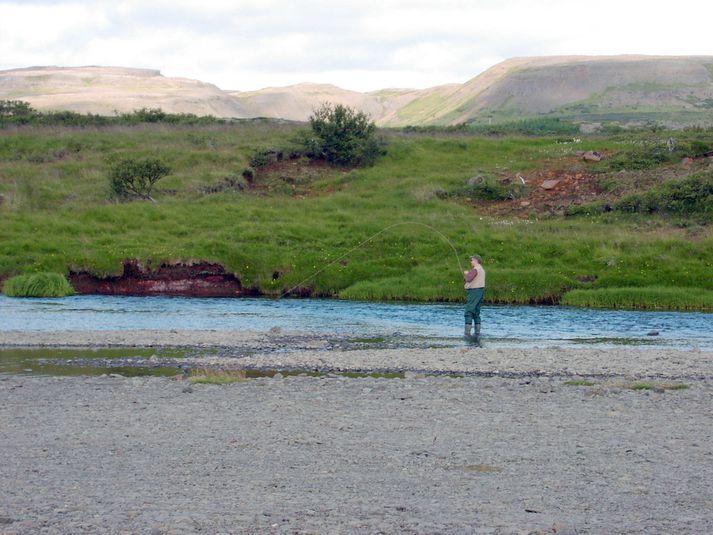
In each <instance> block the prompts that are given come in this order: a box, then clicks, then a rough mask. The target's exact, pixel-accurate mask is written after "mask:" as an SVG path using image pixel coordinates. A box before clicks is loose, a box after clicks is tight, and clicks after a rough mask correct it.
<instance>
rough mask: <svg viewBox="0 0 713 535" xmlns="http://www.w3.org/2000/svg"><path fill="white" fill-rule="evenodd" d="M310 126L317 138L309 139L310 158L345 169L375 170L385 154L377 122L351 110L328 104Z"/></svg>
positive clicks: (317, 112)
mask: <svg viewBox="0 0 713 535" xmlns="http://www.w3.org/2000/svg"><path fill="white" fill-rule="evenodd" d="M309 122H310V126H311V128H312V134H313V136H307V137H306V138H305V140H304V148H305V150H306V154H307V156H309V157H310V158H316V159H324V160H327V161H328V162H331V163H333V164H337V165H344V166H371V165H374V163H375V162H376V160H377V159H378V158H379V156H382V155H383V154H385V149H384V142H383V140H381V139H378V138H377V137H376V125H375V124H374V122H373V121H371V120H370V119H369V117H368V115H366V114H365V113H363V112H357V111H355V110H354V109H352V108H350V107H349V106H344V105H342V104H337V105H335V106H333V105H332V104H330V103H325V104H323V105H322V106H321V107H320V108H319V109H318V110H316V111H315V112H314V114H313V115H312V116H311V117H310V118H309Z"/></svg>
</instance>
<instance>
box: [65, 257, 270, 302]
mask: <svg viewBox="0 0 713 535" xmlns="http://www.w3.org/2000/svg"><path fill="white" fill-rule="evenodd" d="M69 281H70V282H71V283H72V286H73V287H74V289H75V290H76V291H77V293H80V294H101V295H132V296H152V295H175V296H183V297H248V296H259V295H260V294H261V292H260V291H259V290H258V289H256V288H251V287H248V288H246V287H244V286H243V285H242V283H241V281H240V279H238V277H236V276H235V275H234V274H232V273H228V272H226V271H225V268H224V267H223V266H222V265H220V264H215V263H210V262H199V263H195V264H161V265H159V266H157V267H152V266H145V265H142V264H140V263H139V262H138V261H136V260H130V259H127V260H125V261H124V270H123V273H122V274H121V275H118V276H113V277H111V276H110V277H98V276H96V275H93V274H91V273H89V272H87V271H78V272H74V271H71V272H70V274H69Z"/></svg>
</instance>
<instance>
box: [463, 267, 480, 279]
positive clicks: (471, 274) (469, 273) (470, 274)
mask: <svg viewBox="0 0 713 535" xmlns="http://www.w3.org/2000/svg"><path fill="white" fill-rule="evenodd" d="M477 275H478V270H477V269H475V268H473V269H471V270H470V271H467V272H466V273H465V275H464V276H463V278H465V282H471V281H472V280H473V279H474V278H475V277H476V276H477Z"/></svg>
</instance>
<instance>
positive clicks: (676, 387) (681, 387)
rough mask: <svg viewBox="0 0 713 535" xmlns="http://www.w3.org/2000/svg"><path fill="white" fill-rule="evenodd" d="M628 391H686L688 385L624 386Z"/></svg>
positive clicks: (632, 384)
mask: <svg viewBox="0 0 713 535" xmlns="http://www.w3.org/2000/svg"><path fill="white" fill-rule="evenodd" d="M624 386H625V388H628V389H630V390H686V389H688V385H687V384H684V383H645V382H637V383H630V384H627V385H624Z"/></svg>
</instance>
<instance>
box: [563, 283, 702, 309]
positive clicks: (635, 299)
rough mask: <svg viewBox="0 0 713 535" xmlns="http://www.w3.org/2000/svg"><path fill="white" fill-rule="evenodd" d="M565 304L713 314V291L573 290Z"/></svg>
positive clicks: (685, 289) (666, 289)
mask: <svg viewBox="0 0 713 535" xmlns="http://www.w3.org/2000/svg"><path fill="white" fill-rule="evenodd" d="M562 304H564V305H572V306H581V307H592V308H624V309H645V310H649V309H653V310H687V309H691V310H713V291H710V290H704V289H700V288H664V287H641V288H632V287H627V288H602V289H596V290H584V289H581V290H572V291H570V292H567V293H566V294H564V296H563V297H562Z"/></svg>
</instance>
